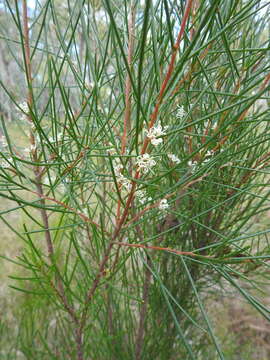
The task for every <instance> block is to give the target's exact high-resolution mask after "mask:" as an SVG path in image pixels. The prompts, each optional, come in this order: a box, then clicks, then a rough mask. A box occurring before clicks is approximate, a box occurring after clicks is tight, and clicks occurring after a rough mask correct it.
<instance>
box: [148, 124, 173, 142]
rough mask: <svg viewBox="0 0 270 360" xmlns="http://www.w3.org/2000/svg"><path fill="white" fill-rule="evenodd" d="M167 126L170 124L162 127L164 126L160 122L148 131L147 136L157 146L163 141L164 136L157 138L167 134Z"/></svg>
mask: <svg viewBox="0 0 270 360" xmlns="http://www.w3.org/2000/svg"><path fill="white" fill-rule="evenodd" d="M167 128H168V126H165V127H164V128H162V126H161V125H160V124H159V123H158V124H157V125H156V126H153V127H151V128H150V129H149V130H148V131H147V132H146V136H147V137H148V139H150V141H151V144H152V145H154V146H157V145H159V144H161V143H162V142H163V139H162V138H158V139H157V137H159V136H163V135H166V130H167Z"/></svg>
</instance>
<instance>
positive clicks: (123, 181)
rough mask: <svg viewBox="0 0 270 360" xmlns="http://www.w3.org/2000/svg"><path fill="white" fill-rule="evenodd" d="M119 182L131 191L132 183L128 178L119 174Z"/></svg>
mask: <svg viewBox="0 0 270 360" xmlns="http://www.w3.org/2000/svg"><path fill="white" fill-rule="evenodd" d="M117 181H118V183H119V184H121V185H122V186H124V188H126V190H127V191H130V190H131V188H132V182H131V181H130V180H128V179H127V178H126V177H124V175H122V174H119V176H118V177H117Z"/></svg>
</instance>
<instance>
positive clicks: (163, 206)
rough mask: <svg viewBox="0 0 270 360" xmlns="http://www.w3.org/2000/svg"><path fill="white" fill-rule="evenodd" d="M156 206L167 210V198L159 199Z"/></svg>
mask: <svg viewBox="0 0 270 360" xmlns="http://www.w3.org/2000/svg"><path fill="white" fill-rule="evenodd" d="M158 208H159V210H161V211H164V210H167V209H168V208H169V204H168V200H167V199H162V200H160V203H159V206H158Z"/></svg>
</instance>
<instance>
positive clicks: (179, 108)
mask: <svg viewBox="0 0 270 360" xmlns="http://www.w3.org/2000/svg"><path fill="white" fill-rule="evenodd" d="M184 116H186V112H185V110H184V106H182V105H177V112H176V117H177V118H178V119H182V118H183V117H184Z"/></svg>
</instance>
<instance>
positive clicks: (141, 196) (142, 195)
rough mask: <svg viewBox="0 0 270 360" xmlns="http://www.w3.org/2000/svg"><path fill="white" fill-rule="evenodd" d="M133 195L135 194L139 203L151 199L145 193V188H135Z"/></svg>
mask: <svg viewBox="0 0 270 360" xmlns="http://www.w3.org/2000/svg"><path fill="white" fill-rule="evenodd" d="M135 195H136V196H137V198H138V200H139V202H140V203H141V204H144V203H146V202H147V201H151V200H152V198H151V197H150V196H149V197H148V198H147V194H146V191H145V190H137V191H136V193H135Z"/></svg>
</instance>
